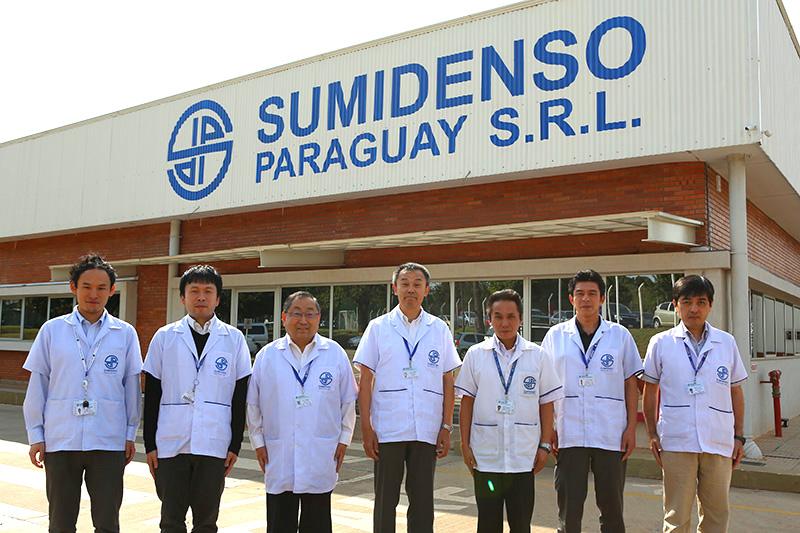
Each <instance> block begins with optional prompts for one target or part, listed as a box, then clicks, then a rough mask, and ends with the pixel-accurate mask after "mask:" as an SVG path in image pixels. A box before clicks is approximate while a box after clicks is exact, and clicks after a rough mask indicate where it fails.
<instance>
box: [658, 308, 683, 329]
mask: <svg viewBox="0 0 800 533" xmlns="http://www.w3.org/2000/svg"><path fill="white" fill-rule="evenodd" d="M678 322H680V319H679V318H678V315H677V314H676V313H675V305H673V303H672V302H662V303H660V304H658V305H657V306H656V309H655V311H654V312H653V327H654V328H660V327H661V326H669V327H672V326H675V325H677V324H678Z"/></svg>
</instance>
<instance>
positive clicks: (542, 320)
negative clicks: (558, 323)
mask: <svg viewBox="0 0 800 533" xmlns="http://www.w3.org/2000/svg"><path fill="white" fill-rule="evenodd" d="M549 324H550V317H548V316H547V313H545V312H544V311H542V310H541V309H536V308H535V307H532V308H531V325H532V326H547V325H549Z"/></svg>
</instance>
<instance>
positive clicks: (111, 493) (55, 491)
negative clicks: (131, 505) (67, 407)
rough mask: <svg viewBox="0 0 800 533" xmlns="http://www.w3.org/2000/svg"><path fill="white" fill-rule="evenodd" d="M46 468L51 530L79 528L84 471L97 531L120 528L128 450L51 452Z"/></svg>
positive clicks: (66, 531)
mask: <svg viewBox="0 0 800 533" xmlns="http://www.w3.org/2000/svg"><path fill="white" fill-rule="evenodd" d="M44 470H45V478H46V482H45V485H46V490H47V502H48V507H49V514H50V529H49V531H50V532H51V533H73V532H74V531H75V527H76V524H77V522H78V511H79V510H80V506H81V483H83V479H84V474H85V476H86V491H87V492H88V493H89V499H90V501H91V506H92V524H94V529H95V531H96V532H97V533H109V532H118V531H119V508H120V505H122V474H123V472H124V470H125V452H106V451H99V450H98V451H90V452H47V453H45V456H44Z"/></svg>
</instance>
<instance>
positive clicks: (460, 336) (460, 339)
mask: <svg viewBox="0 0 800 533" xmlns="http://www.w3.org/2000/svg"><path fill="white" fill-rule="evenodd" d="M486 337H487V336H486V335H484V334H483V333H456V336H455V339H454V341H453V342H454V343H455V345H456V351H457V352H458V355H460V356H462V357H463V356H464V354H465V353H467V350H469V348H470V346H472V345H474V344H478V343H479V342H482V341H483V340H484V339H486Z"/></svg>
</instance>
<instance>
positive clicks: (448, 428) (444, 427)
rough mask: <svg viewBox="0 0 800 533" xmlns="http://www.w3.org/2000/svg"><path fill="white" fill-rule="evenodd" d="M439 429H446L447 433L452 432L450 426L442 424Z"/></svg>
mask: <svg viewBox="0 0 800 533" xmlns="http://www.w3.org/2000/svg"><path fill="white" fill-rule="evenodd" d="M441 429H446V430H447V432H448V433H452V432H453V426H451V425H450V424H442V427H441Z"/></svg>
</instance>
